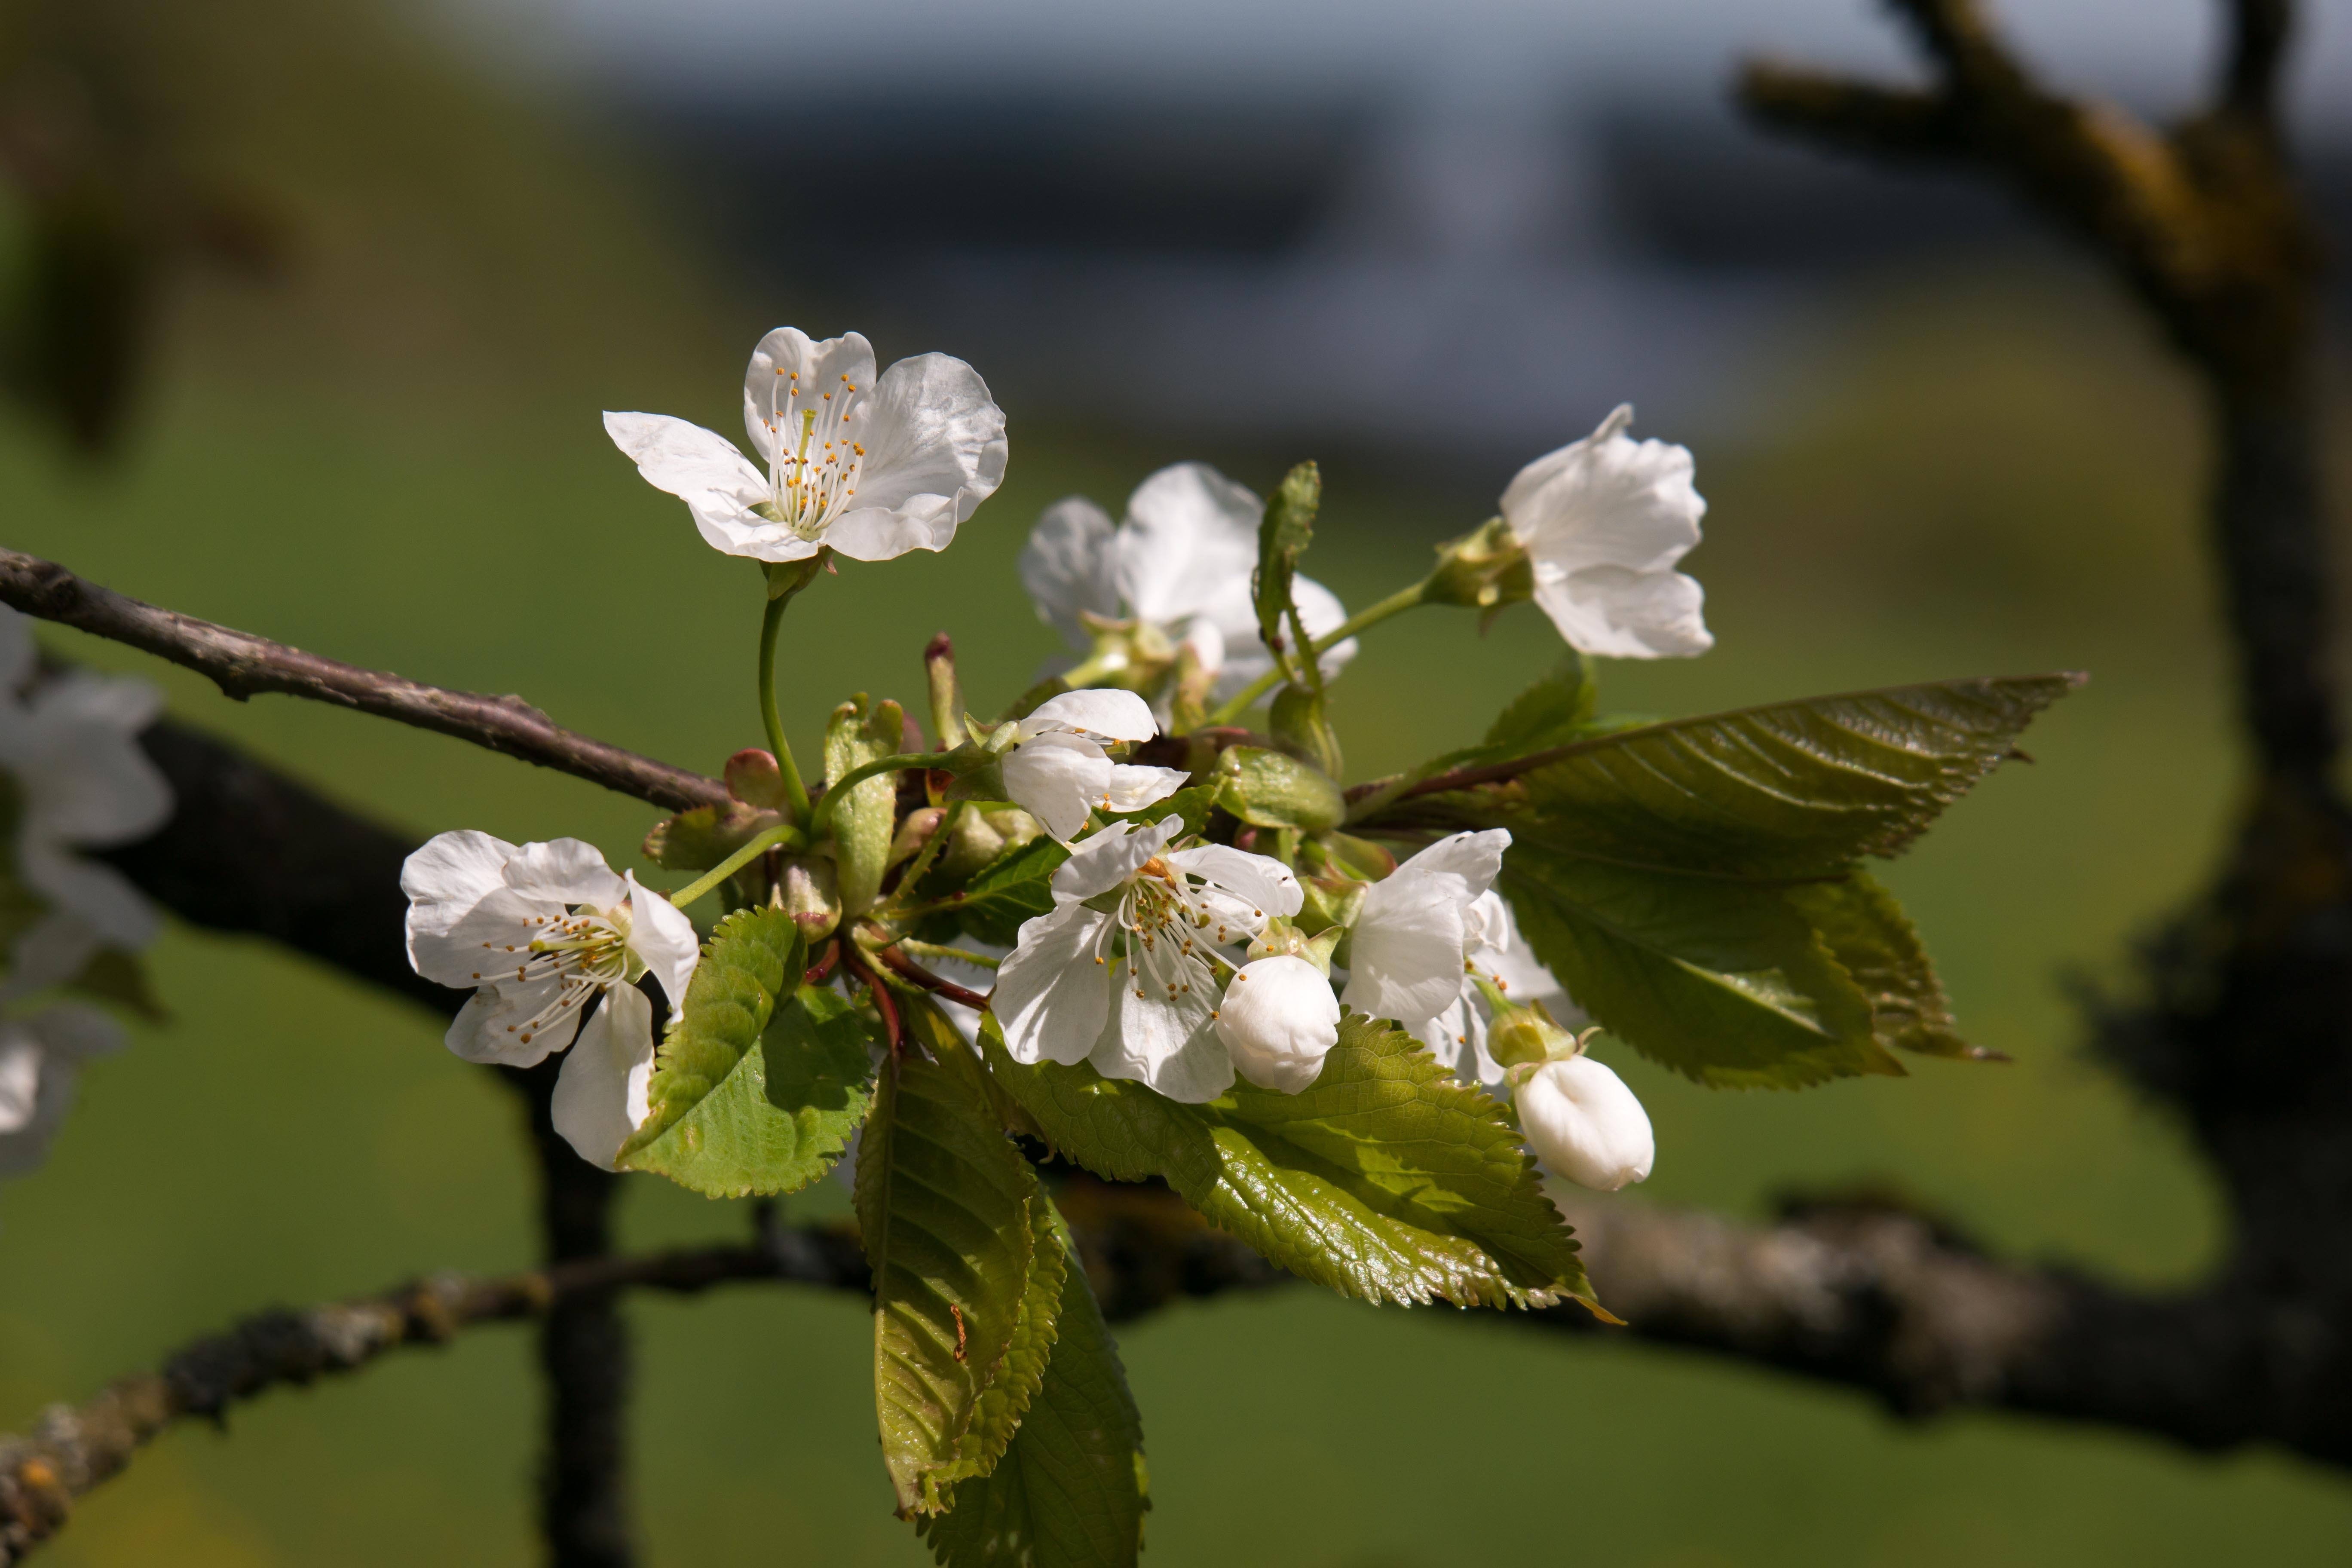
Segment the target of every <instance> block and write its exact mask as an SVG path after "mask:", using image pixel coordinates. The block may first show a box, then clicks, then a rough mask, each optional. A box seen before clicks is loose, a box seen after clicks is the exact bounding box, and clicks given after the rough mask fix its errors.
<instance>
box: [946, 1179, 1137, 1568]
mask: <svg viewBox="0 0 2352 1568" xmlns="http://www.w3.org/2000/svg"><path fill="white" fill-rule="evenodd" d="M1045 1208H1046V1211H1047V1216H1048V1219H1049V1221H1050V1224H1051V1226H1052V1228H1051V1229H1050V1230H1048V1231H1047V1232H1045V1234H1043V1235H1041V1236H1040V1237H1039V1238H1038V1247H1039V1249H1040V1250H1041V1251H1046V1250H1050V1251H1052V1252H1055V1253H1056V1254H1059V1255H1060V1256H1061V1257H1062V1258H1064V1259H1065V1260H1066V1266H1065V1268H1063V1270H1062V1273H1061V1276H1060V1279H1061V1291H1062V1295H1061V1302H1060V1310H1059V1312H1058V1314H1057V1317H1058V1332H1057V1334H1056V1337H1055V1342H1054V1346H1053V1354H1052V1356H1051V1358H1050V1359H1049V1360H1048V1361H1047V1362H1046V1363H1045V1379H1044V1384H1043V1386H1042V1387H1040V1388H1039V1390H1038V1391H1037V1394H1036V1397H1035V1398H1034V1399H1033V1400H1032V1401H1031V1402H1030V1405H1029V1410H1028V1414H1027V1415H1025V1416H1024V1417H1023V1418H1022V1422H1021V1426H1020V1429H1019V1430H1018V1431H1016V1432H1015V1433H1014V1434H1013V1441H1012V1444H1011V1446H1010V1447H1007V1448H1006V1449H1005V1450H1004V1457H1003V1458H1001V1459H999V1460H998V1461H997V1463H996V1467H995V1468H994V1469H992V1470H991V1471H990V1472H989V1474H988V1475H987V1476H986V1477H985V1478H984V1479H978V1478H976V1479H970V1480H965V1481H962V1482H961V1483H960V1484H959V1485H958V1486H957V1487H956V1489H955V1493H954V1497H953V1499H952V1503H953V1511H951V1512H949V1513H945V1514H933V1515H929V1516H926V1517H925V1518H923V1519H922V1520H920V1521H919V1522H918V1524H917V1526H916V1528H917V1529H918V1530H919V1531H921V1532H922V1534H923V1536H924V1538H925V1539H926V1540H928V1541H929V1542H930V1546H931V1551H932V1553H933V1554H934V1556H935V1557H936V1558H937V1559H938V1561H939V1562H940V1563H941V1564H942V1568H1132V1565H1133V1564H1134V1563H1135V1562H1136V1560H1137V1555H1138V1553H1139V1552H1140V1551H1141V1550H1142V1546H1143V1516H1144V1513H1145V1512H1146V1510H1149V1509H1150V1507H1151V1500H1150V1487H1149V1485H1148V1482H1147V1480H1146V1475H1145V1470H1144V1466H1143V1423H1142V1420H1141V1418H1140V1417H1139V1415H1137V1413H1136V1408H1135V1397H1134V1395H1133V1394H1129V1392H1128V1387H1127V1374H1126V1373H1125V1372H1124V1371H1123V1370H1121V1368H1120V1366H1119V1364H1118V1347H1117V1346H1115V1345H1114V1344H1113V1343H1112V1342H1111V1337H1110V1331H1109V1329H1108V1327H1106V1326H1105V1325H1104V1323H1103V1319H1102V1309H1101V1308H1100V1307H1099V1306H1097V1304H1096V1302H1095V1296H1094V1291H1093V1290H1092V1289H1089V1288H1088V1286H1087V1276H1086V1270H1085V1269H1083V1268H1078V1267H1077V1266H1076V1259H1075V1258H1070V1257H1069V1254H1068V1248H1069V1233H1068V1231H1067V1229H1066V1228H1065V1227H1064V1226H1063V1225H1062V1222H1061V1216H1060V1215H1056V1214H1054V1213H1052V1209H1051V1205H1045Z"/></svg>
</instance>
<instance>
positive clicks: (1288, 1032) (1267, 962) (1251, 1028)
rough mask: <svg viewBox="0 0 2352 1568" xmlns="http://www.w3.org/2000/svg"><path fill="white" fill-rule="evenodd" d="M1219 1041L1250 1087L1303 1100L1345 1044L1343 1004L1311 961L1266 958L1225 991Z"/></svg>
mask: <svg viewBox="0 0 2352 1568" xmlns="http://www.w3.org/2000/svg"><path fill="white" fill-rule="evenodd" d="M1217 1037H1218V1038H1220V1039H1222V1040H1223V1041H1224V1042H1225V1049H1226V1050H1227V1051H1228V1052H1230V1053H1231V1054H1232V1056H1233V1058H1234V1070H1235V1071H1237V1072H1239V1073H1240V1074H1241V1075H1242V1076H1243V1077H1244V1078H1245V1079H1249V1080H1250V1082H1252V1083H1254V1084H1256V1085H1257V1086H1258V1087H1259V1088H1261V1089H1276V1090H1278V1091H1280V1092H1281V1093H1284V1094H1297V1093H1298V1092H1300V1091H1301V1090H1303V1089H1307V1088H1308V1087H1309V1086H1311V1085H1312V1084H1313V1083H1314V1082H1315V1080H1316V1079H1317V1078H1318V1077H1319V1076H1320V1075H1321V1074H1322V1071H1323V1058H1324V1057H1325V1055H1326V1054H1328V1052H1329V1051H1330V1049H1331V1047H1333V1046H1335V1045H1337V1044H1339V998H1338V997H1336V996H1334V995H1332V994H1331V982H1330V981H1329V979H1328V978H1327V977H1326V976H1325V975H1324V974H1323V973H1322V971H1320V970H1318V969H1317V968H1316V967H1315V965H1313V964H1312V963H1308V962H1307V960H1305V959H1303V958H1292V957H1289V956H1287V955H1285V956H1282V957H1276V958H1261V959H1259V960H1258V961H1257V962H1255V963H1249V964H1244V966H1243V967H1242V970H1241V972H1240V973H1237V974H1235V975H1234V978H1233V981H1232V983H1231V984H1228V985H1227V986H1226V987H1225V999H1224V1001H1223V1003H1221V1004H1220V1005H1218V1008H1217Z"/></svg>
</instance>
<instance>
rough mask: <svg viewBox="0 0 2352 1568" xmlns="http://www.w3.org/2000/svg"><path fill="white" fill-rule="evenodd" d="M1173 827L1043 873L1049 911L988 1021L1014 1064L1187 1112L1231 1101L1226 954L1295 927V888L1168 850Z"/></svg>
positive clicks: (1262, 867) (1103, 837)
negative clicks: (1083, 1077)
mask: <svg viewBox="0 0 2352 1568" xmlns="http://www.w3.org/2000/svg"><path fill="white" fill-rule="evenodd" d="M1183 826H1184V819H1183V818H1182V817H1181V816H1170V817H1167V818H1165V819H1163V820H1162V821H1161V822H1160V824H1159V825H1158V826H1149V827H1147V826H1142V825H1140V824H1137V823H1122V824H1120V825H1118V826H1116V827H1113V828H1110V829H1108V830H1106V831H1104V832H1101V833H1098V834H1097V835H1095V836H1094V837H1091V838H1088V839H1087V840H1085V841H1084V842H1083V843H1081V844H1079V845H1078V846H1077V847H1076V848H1075V849H1073V850H1072V851H1071V853H1070V858H1069V859H1068V861H1067V862H1066V863H1065V864H1064V865H1063V866H1062V868H1060V869H1059V870H1057V871H1055V873H1054V882H1053V890H1054V904H1055V907H1054V910H1052V912H1051V913H1048V914H1043V915H1039V916H1037V917H1036V918H1035V919H1034V920H1031V921H1026V922H1025V923H1024V924H1023V926H1022V927H1021V940H1020V942H1019V944H1018V945H1017V946H1015V947H1014V948H1013V954H1012V956H1011V957H1009V958H1007V959H1006V960H1005V961H1004V963H1003V967H1001V968H1000V969H998V971H997V973H996V990H995V994H994V998H993V1001H992V1005H991V1010H992V1012H994V1013H995V1015H996V1019H997V1023H998V1024H999V1025H1000V1026H1002V1027H1003V1031H1004V1044H1005V1047H1006V1048H1007V1049H1008V1050H1010V1051H1011V1052H1012V1053H1013V1058H1014V1059H1015V1060H1016V1061H1023V1062H1031V1063H1034V1062H1039V1061H1056V1062H1062V1063H1066V1064H1074V1063H1077V1062H1082V1061H1084V1062H1091V1063H1092V1064H1093V1065H1094V1067H1095V1069H1096V1070H1097V1072H1100V1073H1101V1074H1102V1075H1103V1076H1104V1077H1105V1078H1117V1079H1136V1080H1139V1081H1140V1082H1143V1083H1145V1084H1148V1085H1150V1087H1151V1088H1152V1089H1157V1090H1158V1091H1159V1092H1160V1093H1161V1094H1164V1095H1166V1096H1167V1097H1168V1098H1169V1099H1171V1100H1183V1101H1186V1102H1188V1103H1192V1104H1199V1103H1202V1102H1204V1101H1207V1100H1214V1099H1215V1098H1216V1097H1217V1096H1218V1095H1220V1094H1223V1092H1224V1091H1225V1090H1226V1089H1228V1088H1230V1087H1232V1084H1233V1081H1234V1061H1233V1057H1232V1054H1231V1052H1230V1051H1229V1050H1228V1049H1227V1047H1226V1046H1225V1043H1224V1042H1223V1039H1221V1038H1220V1037H1219V1036H1218V1034H1217V1029H1216V1024H1217V1011H1218V999H1219V994H1220V992H1221V990H1223V984H1222V982H1221V978H1220V972H1221V971H1224V972H1230V971H1232V970H1233V969H1234V967H1235V965H1234V962H1233V960H1232V959H1231V958H1230V957H1229V956H1227V954H1226V953H1225V952H1223V949H1226V948H1229V947H1231V946H1234V945H1236V944H1238V943H1241V942H1247V941H1248V940H1250V939H1251V938H1253V937H1255V936H1256V935H1257V934H1258V933H1259V932H1260V931H1264V930H1265V924H1266V921H1268V920H1269V919H1270V918H1272V917H1274V916H1276V915H1280V916H1289V915H1294V914H1296V913H1297V912H1298V904H1299V887H1298V879H1297V878H1296V877H1294V876H1293V875H1291V873H1290V870H1289V868H1287V867H1286V866H1284V865H1283V864H1282V863H1281V862H1280V861H1278V860H1274V859H1269V858H1266V857H1265V856H1263V855H1251V854H1247V853H1245V852H1244V851H1242V850H1239V849H1234V848H1232V847H1228V846H1225V845H1222V844H1203V845H1200V846H1197V847H1193V848H1190V849H1176V850H1170V849H1169V848H1168V845H1169V844H1170V843H1171V841H1172V840H1173V839H1174V838H1175V837H1176V836H1177V835H1178V834H1180V833H1181V832H1182V831H1183Z"/></svg>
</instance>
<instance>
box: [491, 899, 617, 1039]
mask: <svg viewBox="0 0 2352 1568" xmlns="http://www.w3.org/2000/svg"><path fill="white" fill-rule="evenodd" d="M629 925H630V921H629V906H628V905H627V904H625V903H622V904H615V905H614V906H613V908H611V909H609V910H600V909H597V908H596V907H595V906H593V905H592V904H583V905H581V906H580V907H579V908H577V909H575V910H572V912H571V913H570V914H567V915H560V916H559V915H533V916H531V917H530V919H529V920H526V921H523V927H524V929H525V930H526V931H530V932H531V933H532V935H531V938H530V942H529V944H528V945H527V946H522V947H520V948H516V947H509V948H508V949H507V950H506V951H507V952H510V953H516V954H517V955H518V956H517V957H516V958H515V960H514V982H513V983H514V984H524V985H528V984H532V983H533V982H545V981H550V980H552V981H554V982H555V993H554V994H553V995H551V996H550V997H549V998H548V1000H547V1002H546V1004H545V1005H543V1006H541V1008H540V1010H539V1011H538V1012H536V1013H533V1014H532V1015H531V1016H530V1017H528V1018H526V1019H524V1020H523V1021H522V1022H521V1023H520V1024H509V1025H508V1026H507V1033H508V1034H509V1035H513V1036H515V1037H516V1038H518V1039H519V1040H520V1041H521V1043H522V1044H524V1045H526V1046H527V1045H529V1044H530V1039H531V1037H532V1036H533V1035H536V1034H538V1033H539V1032H540V1031H541V1029H543V1028H546V1027H547V1026H549V1025H551V1024H553V1023H555V1022H557V1021H558V1020H559V1019H562V1018H567V1017H569V1016H571V1015H572V1013H574V1012H575V1011H577V1010H578V1009H579V1007H580V1006H581V1005H582V1004H583V1003H584V1002H586V1001H587V1000H588V998H590V997H591V996H593V995H595V994H597V993H598V992H600V991H603V990H604V989H605V988H606V987H608V986H613V985H622V984H627V983H628V979H629ZM482 945H483V946H484V947H489V946H490V945H491V944H490V943H488V942H484V943H483V944H482ZM485 978H488V977H487V976H485ZM498 978H499V981H500V982H501V983H504V982H505V980H506V976H504V975H502V974H501V975H499V976H498Z"/></svg>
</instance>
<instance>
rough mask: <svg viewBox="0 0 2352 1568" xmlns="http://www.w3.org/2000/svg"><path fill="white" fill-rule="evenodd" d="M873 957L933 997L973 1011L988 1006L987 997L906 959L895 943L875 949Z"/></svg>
mask: <svg viewBox="0 0 2352 1568" xmlns="http://www.w3.org/2000/svg"><path fill="white" fill-rule="evenodd" d="M874 956H875V957H877V958H878V959H880V960H881V961H882V963H884V964H885V965H886V966H887V967H888V968H889V969H890V970H891V972H892V973H897V974H901V975H904V976H905V977H906V978H908V980H911V981H913V982H914V983H915V984H918V985H919V986H921V987H922V988H923V989H924V990H926V991H928V992H929V993H931V994H933V995H934V996H944V997H946V998H947V999H948V1000H949V1001H950V1002H953V1003H956V1004H957V1005H960V1006H964V1007H971V1008H973V1009H975V1010H978V1009H981V1008H984V1007H986V1006H987V1005H988V998H987V997H985V996H983V995H982V994H980V993H979V992H977V991H972V990H969V989H967V988H966V987H964V986H961V985H959V984H956V983H955V982H954V981H952V980H949V979H947V978H945V977H943V976H941V975H937V974H934V973H931V972H930V971H929V970H928V969H925V968H924V967H923V966H922V965H921V964H919V963H916V962H915V961H914V960H913V959H911V958H908V956H907V955H906V954H905V953H903V952H899V951H898V945H897V944H896V943H895V942H894V943H892V944H891V945H890V946H888V947H883V948H877V949H875V950H874Z"/></svg>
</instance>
